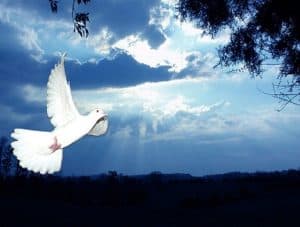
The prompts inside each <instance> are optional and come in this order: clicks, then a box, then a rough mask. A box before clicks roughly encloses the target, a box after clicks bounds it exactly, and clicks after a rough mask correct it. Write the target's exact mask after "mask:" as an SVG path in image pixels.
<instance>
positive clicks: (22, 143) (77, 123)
mask: <svg viewBox="0 0 300 227" xmlns="http://www.w3.org/2000/svg"><path fill="white" fill-rule="evenodd" d="M47 114H48V117H49V118H50V121H51V123H52V124H53V125H54V127H55V128H54V129H53V131H51V132H44V131H36V130H28V129H15V130H14V132H13V133H12V134H11V137H12V138H14V139H16V141H14V142H13V143H12V144H11V145H12V147H13V153H14V154H15V155H16V157H17V158H18V160H19V161H20V165H21V166H22V167H24V168H27V169H29V170H32V171H34V172H39V173H42V174H45V173H54V172H56V171H59V170H60V169H61V162H62V152H63V150H62V149H63V148H65V147H67V146H69V145H70V144H72V143H74V142H75V141H77V140H79V139H80V138H81V137H83V136H84V135H86V134H90V135H95V136H99V135H103V134H104V133H105V132H106V130H107V127H108V122H107V119H106V114H105V113H104V112H103V111H102V110H100V109H96V110H94V111H92V112H90V113H89V114H88V115H85V116H83V115H80V114H79V113H78V111H77V109H76V107H75V105H74V103H73V100H72V96H71V89H70V86H69V84H68V83H67V80H66V75H65V69H64V55H63V56H62V59H61V63H60V64H58V65H56V66H55V67H54V69H53V70H52V71H51V73H50V76H49V81H48V85H47Z"/></svg>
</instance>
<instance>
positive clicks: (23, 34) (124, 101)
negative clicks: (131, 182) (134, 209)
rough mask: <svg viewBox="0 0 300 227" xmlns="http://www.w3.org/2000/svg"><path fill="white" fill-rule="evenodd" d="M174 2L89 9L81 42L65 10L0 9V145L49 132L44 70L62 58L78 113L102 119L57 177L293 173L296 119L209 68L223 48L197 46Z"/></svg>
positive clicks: (99, 4)
mask: <svg viewBox="0 0 300 227" xmlns="http://www.w3.org/2000/svg"><path fill="white" fill-rule="evenodd" d="M175 2H176V1H174V0H161V1H159V0H153V1H150V0H128V1H124V0H113V1H111V0H103V1H92V2H91V4H89V5H88V6H86V8H84V10H86V11H88V12H90V19H91V24H90V25H89V30H90V36H89V37H88V38H87V39H81V38H80V37H79V35H78V34H76V33H73V25H72V21H71V4H69V3H68V2H67V1H61V2H59V11H58V13H57V14H52V13H51V11H50V8H49V4H48V1H46V0H45V1H33V0H29V1H26V4H25V1H21V0H15V1H8V0H0V30H1V38H0V56H1V63H0V77H1V84H0V92H1V94H0V110H1V114H0V125H1V127H0V135H2V136H8V135H9V134H10V132H11V131H12V130H13V129H14V128H29V129H37V130H52V126H51V125H50V122H49V120H48V119H47V115H46V95H45V93H46V90H45V87H46V83H47V79H48V75H49V72H50V70H51V69H52V68H53V66H54V64H55V63H57V62H58V60H59V58H58V55H59V52H63V51H66V52H67V53H68V59H67V62H66V66H65V67H66V71H67V77H68V79H69V80H70V82H71V87H72V93H73V96H74V100H75V103H76V105H77V106H78V108H79V110H80V112H82V113H87V112H88V111H90V110H92V109H93V108H95V107H101V108H103V109H104V110H105V111H106V112H107V113H108V114H109V122H110V126H109V130H108V132H107V134H106V135H105V136H103V137H85V138H84V139H82V140H80V141H78V142H77V143H75V144H74V145H72V146H70V147H68V148H66V149H65V152H64V160H63V169H62V174H63V175H91V174H98V173H103V172H107V171H108V170H116V171H118V172H121V173H123V174H144V173H150V172H152V171H162V172H164V173H174V172H184V173H190V174H192V175H206V174H216V173H224V172H229V171H251V172H252V171H271V170H282V169H288V168H298V167H299V166H300V150H299V145H300V142H299V140H298V138H299V136H300V128H299V127H296V125H299V123H300V115H299V113H300V108H299V107H296V106H292V105H290V106H287V107H286V108H285V109H284V110H283V111H281V112H277V111H276V109H278V108H279V104H278V102H277V100H275V99H273V98H272V97H270V96H267V95H264V94H262V92H260V90H263V91H265V92H269V91H271V88H272V87H271V84H272V83H273V82H276V79H275V78H276V77H275V75H276V73H277V71H278V69H277V68H274V67H273V68H266V71H265V74H264V77H263V78H256V79H251V78H250V76H249V75H248V74H247V73H246V72H240V73H228V72H229V71H230V69H221V68H216V69H215V68H213V66H214V65H215V64H216V62H217V60H218V59H217V56H216V48H217V47H218V46H219V45H222V44H225V43H226V42H227V40H228V32H227V31H224V32H223V33H221V34H219V35H218V36H217V37H216V39H214V40H212V39H211V38H210V37H208V36H201V32H202V31H200V30H199V29H196V28H195V27H194V26H193V24H192V23H188V22H180V21H179V20H177V19H176V18H175V14H176V13H175V10H174V6H175Z"/></svg>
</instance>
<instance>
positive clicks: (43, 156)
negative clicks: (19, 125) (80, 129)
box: [11, 129, 62, 174]
mask: <svg viewBox="0 0 300 227" xmlns="http://www.w3.org/2000/svg"><path fill="white" fill-rule="evenodd" d="M11 137H12V138H14V139H15V140H16V141H14V142H12V144H11V146H12V147H13V153H14V155H15V156H16V157H17V159H18V160H19V161H20V166H22V167H23V168H26V169H28V170H32V171H33V172H36V173H41V174H46V173H54V172H57V171H59V170H60V169H61V163H62V149H58V150H56V151H54V152H53V150H52V149H50V146H51V144H52V143H53V138H54V137H53V134H52V133H51V132H43V131H34V130H27V129H15V130H14V132H13V133H12V134H11Z"/></svg>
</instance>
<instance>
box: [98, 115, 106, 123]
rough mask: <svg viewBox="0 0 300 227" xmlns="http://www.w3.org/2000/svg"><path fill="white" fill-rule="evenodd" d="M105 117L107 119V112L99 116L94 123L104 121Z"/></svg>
mask: <svg viewBox="0 0 300 227" xmlns="http://www.w3.org/2000/svg"><path fill="white" fill-rule="evenodd" d="M106 119H107V114H104V115H103V116H102V117H100V118H99V119H98V120H97V122H96V124H98V123H99V122H100V121H105V120H106Z"/></svg>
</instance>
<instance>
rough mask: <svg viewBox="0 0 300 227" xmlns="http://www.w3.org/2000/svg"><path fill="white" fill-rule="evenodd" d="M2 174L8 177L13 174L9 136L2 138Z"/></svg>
mask: <svg viewBox="0 0 300 227" xmlns="http://www.w3.org/2000/svg"><path fill="white" fill-rule="evenodd" d="M0 150H1V155H0V175H1V176H3V177H7V176H9V175H10V174H11V167H12V149H11V146H10V145H9V143H8V139H7V137H4V136H3V137H1V138H0Z"/></svg>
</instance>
